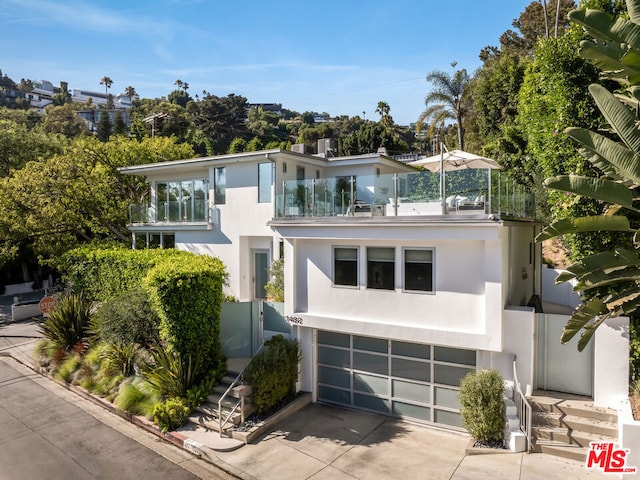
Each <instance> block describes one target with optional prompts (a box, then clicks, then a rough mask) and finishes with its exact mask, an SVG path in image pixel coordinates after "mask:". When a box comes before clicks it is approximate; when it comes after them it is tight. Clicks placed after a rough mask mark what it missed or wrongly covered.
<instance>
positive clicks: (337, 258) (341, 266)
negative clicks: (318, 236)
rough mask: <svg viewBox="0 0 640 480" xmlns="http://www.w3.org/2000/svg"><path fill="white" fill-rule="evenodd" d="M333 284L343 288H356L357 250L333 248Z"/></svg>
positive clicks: (352, 248) (354, 248)
mask: <svg viewBox="0 0 640 480" xmlns="http://www.w3.org/2000/svg"><path fill="white" fill-rule="evenodd" d="M333 284H334V285H341V286H345V287H357V286H358V248H357V247H334V248H333Z"/></svg>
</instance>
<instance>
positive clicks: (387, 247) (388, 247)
mask: <svg viewBox="0 0 640 480" xmlns="http://www.w3.org/2000/svg"><path fill="white" fill-rule="evenodd" d="M370 249H385V250H392V251H393V262H386V263H393V268H392V269H391V271H392V272H393V286H392V288H383V287H373V286H370V284H369V280H370V278H369V277H370V275H369V250H370ZM377 262H378V263H385V262H384V261H382V260H378V261H377ZM396 263H397V258H396V247H395V246H391V247H390V246H386V245H383V246H367V247H366V265H367V279H366V287H367V289H369V290H384V291H387V292H395V291H396V289H397V287H396Z"/></svg>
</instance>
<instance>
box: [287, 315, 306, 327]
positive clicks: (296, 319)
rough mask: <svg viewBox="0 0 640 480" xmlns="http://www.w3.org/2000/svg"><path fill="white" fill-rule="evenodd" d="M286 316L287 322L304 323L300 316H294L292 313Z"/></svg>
mask: <svg viewBox="0 0 640 480" xmlns="http://www.w3.org/2000/svg"><path fill="white" fill-rule="evenodd" d="M284 318H286V320H287V322H289V323H295V324H297V325H302V323H303V322H302V319H301V318H300V317H292V316H290V315H287V316H286V317H284Z"/></svg>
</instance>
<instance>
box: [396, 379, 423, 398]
mask: <svg viewBox="0 0 640 480" xmlns="http://www.w3.org/2000/svg"><path fill="white" fill-rule="evenodd" d="M391 388H392V395H393V397H394V398H402V399H403V400H411V401H413V402H420V403H431V388H430V387H429V385H422V384H420V383H413V382H404V381H402V380H392V381H391Z"/></svg>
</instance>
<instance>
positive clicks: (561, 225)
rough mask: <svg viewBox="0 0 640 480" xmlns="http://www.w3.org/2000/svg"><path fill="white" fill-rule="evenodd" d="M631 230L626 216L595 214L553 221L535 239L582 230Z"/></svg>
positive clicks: (546, 238) (540, 240) (538, 240)
mask: <svg viewBox="0 0 640 480" xmlns="http://www.w3.org/2000/svg"><path fill="white" fill-rule="evenodd" d="M599 231H613V232H629V231H631V227H630V225H629V220H628V219H627V218H626V217H623V216H619V215H594V216H590V217H580V218H563V219H562V220H558V221H556V222H553V223H552V224H551V225H549V226H548V227H546V228H545V229H544V230H542V232H540V233H539V234H538V236H537V237H536V239H535V241H536V242H542V241H543V240H548V239H550V238H554V237H558V236H561V235H566V234H570V233H582V232H599Z"/></svg>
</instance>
